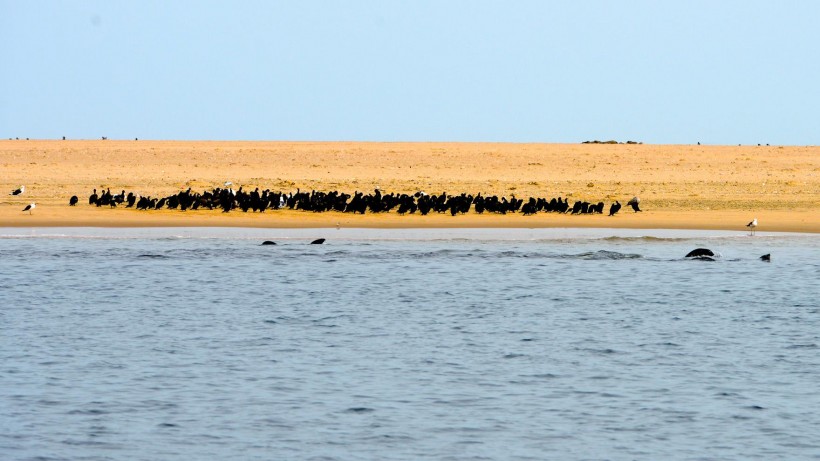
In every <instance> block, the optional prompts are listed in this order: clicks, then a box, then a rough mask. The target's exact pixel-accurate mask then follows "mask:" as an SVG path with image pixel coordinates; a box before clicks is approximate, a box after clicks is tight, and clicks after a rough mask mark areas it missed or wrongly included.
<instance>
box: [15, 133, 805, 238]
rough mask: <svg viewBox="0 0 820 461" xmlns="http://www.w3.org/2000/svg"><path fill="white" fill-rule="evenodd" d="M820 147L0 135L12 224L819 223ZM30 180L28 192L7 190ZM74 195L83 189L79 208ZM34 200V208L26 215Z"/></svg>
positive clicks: (773, 227) (768, 226)
mask: <svg viewBox="0 0 820 461" xmlns="http://www.w3.org/2000/svg"><path fill="white" fill-rule="evenodd" d="M818 154H820V148H818V147H813V146H809V147H801V146H698V145H646V144H640V145H635V144H629V145H627V144H617V145H611V144H513V143H435V142H431V143H368V142H222V141H190V142H189V141H143V140H140V141H135V140H132V141H115V140H105V141H103V140H99V141H59V140H54V141H34V140H33V141H26V140H3V141H0V178H2V179H0V188H2V189H0V192H2V193H3V198H2V204H0V227H2V226H66V225H68V226H246V227H334V226H336V225H337V224H338V225H344V226H346V227H631V228H660V227H668V228H685V229H738V230H741V231H742V230H744V227H743V226H744V225H745V223H746V222H748V221H750V220H751V219H752V218H753V217H757V218H758V219H759V220H760V223H761V224H760V227H759V228H758V230H760V231H799V232H820V155H818ZM225 181H231V182H233V184H234V187H238V186H240V185H241V186H243V187H244V188H245V189H253V188H255V187H260V188H263V189H264V188H268V189H271V190H273V191H283V192H291V191H296V189H297V188H298V189H301V190H303V191H304V190H308V191H309V190H313V189H315V190H322V191H329V190H339V191H343V192H348V193H352V192H354V191H357V190H358V191H367V192H369V191H372V190H373V189H374V188H379V189H381V190H382V191H384V192H399V193H401V192H405V193H413V192H416V191H420V190H421V191H426V192H428V193H441V192H445V191H446V192H448V193H451V194H456V193H461V192H468V193H473V194H475V193H479V192H481V193H482V194H485V195H486V194H497V195H500V196H501V195H503V196H507V197H509V196H511V195H515V196H516V197H519V198H527V197H529V196H537V197H546V198H551V197H558V196H561V197H569V199H570V203H572V202H573V201H574V200H588V201H591V202H598V201H604V202H606V204H607V207H608V206H609V203H610V202H612V201H614V200H620V201H621V203H625V202H626V200H628V199H629V198H631V197H632V196H634V195H637V196H639V197H640V198H641V205H642V208H644V209H645V210H646V211H645V212H643V213H638V214H635V213H633V212H632V211H631V210H629V209H628V208H626V207H625V208H624V209H623V210H622V211H621V213H620V214H619V215H618V216H616V217H613V218H610V217H607V216H605V215H604V216H600V215H597V216H566V215H560V216H559V215H556V214H553V213H539V214H537V215H535V216H521V215H520V214H516V215H506V216H499V215H487V214H485V215H482V216H478V215H475V214H473V213H471V214H467V215H460V216H455V217H453V216H449V215H435V216H425V217H422V216H398V215H397V214H396V213H395V212H393V213H384V214H379V215H373V214H368V215H365V216H358V215H357V216H353V215H350V214H343V213H321V214H315V213H309V212H301V211H268V212H266V213H264V214H253V213H247V214H245V213H241V212H231V213H228V214H223V213H220V212H218V211H202V210H200V211H197V212H191V211H188V212H180V211H176V210H162V211H151V212H139V211H136V210H130V209H129V210H126V209H116V210H111V209H103V208H97V207H90V206H89V205H88V204H87V197H88V195H89V194H90V193H91V190H92V189H93V188H97V189H98V190H99V189H103V188H110V189H111V191H112V193H118V192H119V191H120V190H123V189H124V190H126V191H133V192H135V193H138V194H142V195H151V196H164V195H169V194H172V193H176V192H178V191H180V190H184V189H187V188H188V187H191V188H192V189H193V190H194V191H200V192H201V191H203V190H205V189H211V188H213V187H217V186H220V185H222V184H223V183H224V182H225ZM23 184H25V185H26V187H27V190H26V193H25V194H23V195H22V196H16V197H15V196H8V195H6V194H8V193H9V192H11V191H12V190H13V189H16V188H17V187H19V186H20V185H23ZM72 195H78V196H79V197H80V204H79V205H78V206H77V207H69V206H68V199H69V197H71V196H72ZM32 201H34V202H36V203H37V208H36V209H35V212H34V213H33V214H32V215H31V216H29V215H28V214H27V213H26V214H23V213H22V212H21V210H22V208H23V207H24V206H25V205H26V204H27V203H30V202H32Z"/></svg>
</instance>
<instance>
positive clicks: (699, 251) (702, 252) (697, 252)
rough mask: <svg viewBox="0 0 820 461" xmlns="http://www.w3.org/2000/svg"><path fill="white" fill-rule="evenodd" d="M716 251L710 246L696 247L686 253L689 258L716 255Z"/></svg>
mask: <svg viewBox="0 0 820 461" xmlns="http://www.w3.org/2000/svg"><path fill="white" fill-rule="evenodd" d="M714 255H715V253H714V252H713V251H712V250H710V249H708V248H695V249H694V250H692V251H690V252H689V253H687V254H686V257H687V258H697V257H698V256H714Z"/></svg>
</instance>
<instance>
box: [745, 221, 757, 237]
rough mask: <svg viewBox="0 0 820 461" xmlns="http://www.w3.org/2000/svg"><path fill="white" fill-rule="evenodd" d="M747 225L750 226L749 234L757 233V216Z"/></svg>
mask: <svg viewBox="0 0 820 461" xmlns="http://www.w3.org/2000/svg"><path fill="white" fill-rule="evenodd" d="M746 227H748V228H749V235H755V227H757V218H755V219H753V220H752V221H751V222H750V223H749V224H746Z"/></svg>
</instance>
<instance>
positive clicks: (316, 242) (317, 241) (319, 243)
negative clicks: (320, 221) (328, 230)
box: [310, 239, 325, 245]
mask: <svg viewBox="0 0 820 461" xmlns="http://www.w3.org/2000/svg"><path fill="white" fill-rule="evenodd" d="M323 243H325V239H316V240H314V241H312V242H310V244H311V245H321V244H323Z"/></svg>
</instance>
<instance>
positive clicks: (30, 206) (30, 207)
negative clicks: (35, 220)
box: [23, 202, 37, 214]
mask: <svg viewBox="0 0 820 461" xmlns="http://www.w3.org/2000/svg"><path fill="white" fill-rule="evenodd" d="M35 206H37V205H35V204H34V202H31V203H29V204H28V205H26V207H25V208H23V211H24V212H25V211H28V214H31V210H33V209H34V207H35Z"/></svg>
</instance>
